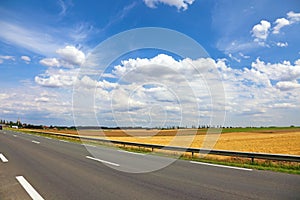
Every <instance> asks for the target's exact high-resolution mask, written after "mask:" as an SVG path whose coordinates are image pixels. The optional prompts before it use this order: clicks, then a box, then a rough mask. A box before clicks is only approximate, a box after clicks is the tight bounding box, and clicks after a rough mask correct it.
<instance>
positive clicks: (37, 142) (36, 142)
mask: <svg viewBox="0 0 300 200" xmlns="http://www.w3.org/2000/svg"><path fill="white" fill-rule="evenodd" d="M31 142H33V143H35V144H40V142H39V141H35V140H32V141H31Z"/></svg>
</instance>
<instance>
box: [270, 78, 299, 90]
mask: <svg viewBox="0 0 300 200" xmlns="http://www.w3.org/2000/svg"><path fill="white" fill-rule="evenodd" d="M276 87H277V88H278V89H279V90H282V91H287V90H294V89H297V88H300V84H299V83H298V82H297V81H296V80H294V81H280V82H278V83H276Z"/></svg>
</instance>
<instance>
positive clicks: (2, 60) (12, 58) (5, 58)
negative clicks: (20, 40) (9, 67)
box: [0, 55, 15, 64]
mask: <svg viewBox="0 0 300 200" xmlns="http://www.w3.org/2000/svg"><path fill="white" fill-rule="evenodd" d="M4 60H15V57H14V56H3V55H0V64H1V63H3V62H4Z"/></svg>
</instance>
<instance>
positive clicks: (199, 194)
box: [0, 130, 300, 200]
mask: <svg viewBox="0 0 300 200" xmlns="http://www.w3.org/2000/svg"><path fill="white" fill-rule="evenodd" d="M87 149H88V150H89V151H88V150H87ZM87 149H86V147H85V146H83V145H81V144H76V143H69V142H63V141H60V140H56V139H49V138H45V137H37V136H34V135H28V134H22V133H19V132H12V131H7V130H2V131H0V199H1V200H7V199H22V200H25V199H46V200H48V199H49V200H50V199H55V200H59V199H72V200H75V199H106V200H107V199H114V200H115V199H122V200H124V199H172V200H174V199H300V176H299V175H291V174H284V173H276V172H269V171H258V170H247V169H246V170H243V169H239V168H226V167H222V166H211V165H205V164H203V163H193V162H189V161H183V160H177V161H174V160H170V158H164V157H159V156H148V155H143V154H132V153H128V152H125V151H120V150H118V149H112V148H108V147H96V146H88V147H87ZM173 161H174V162H173ZM170 162H173V163H172V164H170V165H168V166H167V167H165V168H163V169H160V170H157V171H154V172H148V173H127V172H140V171H139V170H140V169H145V171H150V170H151V169H152V168H151V167H152V166H160V164H161V163H163V164H167V163H170ZM126 171H127V172H126Z"/></svg>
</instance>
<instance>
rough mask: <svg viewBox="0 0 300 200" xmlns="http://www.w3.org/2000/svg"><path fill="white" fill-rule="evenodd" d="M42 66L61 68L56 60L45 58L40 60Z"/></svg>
mask: <svg viewBox="0 0 300 200" xmlns="http://www.w3.org/2000/svg"><path fill="white" fill-rule="evenodd" d="M40 64H42V65H44V66H47V67H60V66H61V64H60V62H59V61H58V59H56V58H44V59H42V60H40Z"/></svg>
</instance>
